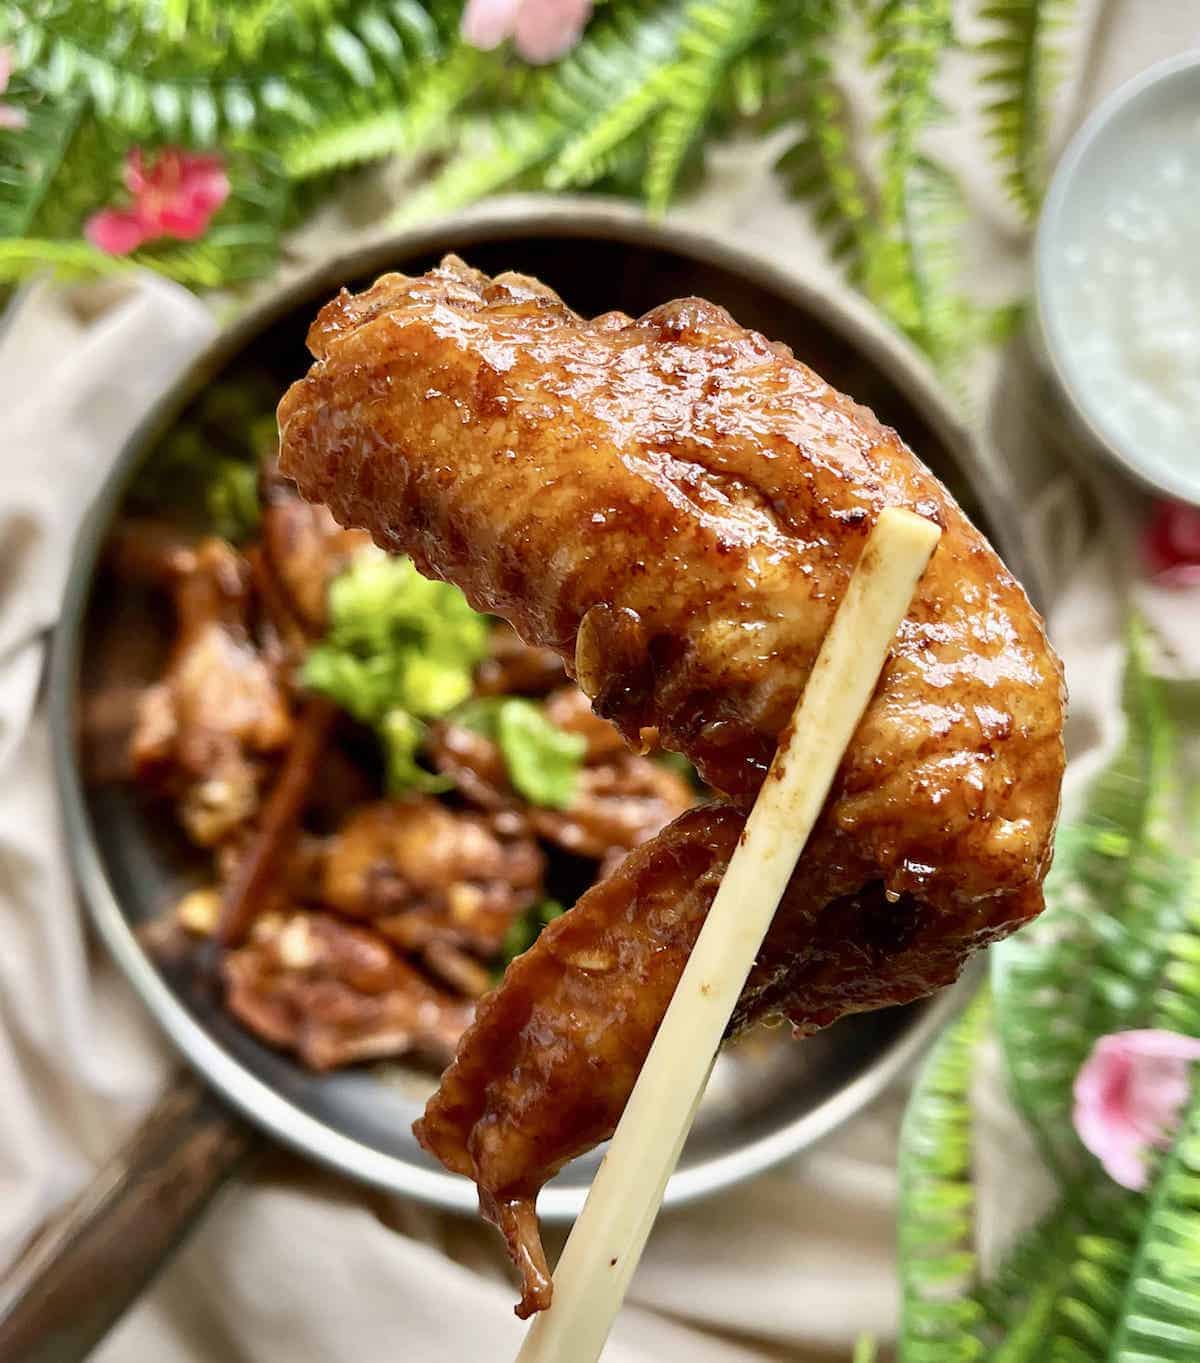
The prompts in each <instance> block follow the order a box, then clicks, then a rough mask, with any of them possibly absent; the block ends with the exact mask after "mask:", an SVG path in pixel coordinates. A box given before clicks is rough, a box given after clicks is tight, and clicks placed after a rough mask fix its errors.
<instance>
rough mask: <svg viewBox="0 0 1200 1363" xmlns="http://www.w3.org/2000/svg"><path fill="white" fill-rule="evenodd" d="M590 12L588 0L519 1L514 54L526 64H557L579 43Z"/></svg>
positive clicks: (589, 0)
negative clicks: (515, 51)
mask: <svg viewBox="0 0 1200 1363" xmlns="http://www.w3.org/2000/svg"><path fill="white" fill-rule="evenodd" d="M591 13H592V0H522V4H521V8H520V12H519V13H518V15H517V25H516V34H515V36H516V44H517V51H518V52H519V53H520V54H521V56H522V57H524V58H525V60H526V61H527V62H535V63H537V64H539V65H540V64H541V63H543V62H552V61H557V60H558V58H559V57H561V56H563V55H564V54H565V53H567V52H569V51H570V50H571V48H573V47H574V46H575V44H576V43H577V42H578V41H579V39H580V37H581V36H582V34H583V30H584V27H585V26H586V24H587V21H588V19H589V18H590V17H591Z"/></svg>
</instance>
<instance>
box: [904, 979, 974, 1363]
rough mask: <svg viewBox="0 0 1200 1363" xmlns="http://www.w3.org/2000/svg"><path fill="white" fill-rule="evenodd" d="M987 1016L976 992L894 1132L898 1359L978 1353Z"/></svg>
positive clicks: (929, 1361)
mask: <svg viewBox="0 0 1200 1363" xmlns="http://www.w3.org/2000/svg"><path fill="white" fill-rule="evenodd" d="M989 1016H990V1007H989V999H988V996H987V994H986V992H984V993H981V994H980V995H979V996H978V997H977V998H976V999H975V1000H974V1002H973V1003H971V1004H970V1005H969V1007H968V1008H967V1010H966V1012H965V1013H963V1015H962V1017H961V1018H960V1019H959V1020H958V1021H957V1022H956V1023H954V1024H953V1026H951V1027H950V1028H949V1029H948V1030H947V1031H946V1032H944V1033H943V1034H942V1037H941V1039H940V1040H939V1041H938V1043H937V1045H936V1046H935V1048H934V1050H933V1051H932V1053H931V1054H930V1056H929V1059H928V1060H927V1061H926V1062H925V1065H924V1067H923V1069H922V1071H921V1074H920V1077H919V1078H918V1080H917V1083H916V1086H915V1087H914V1089H913V1093H912V1097H911V1098H910V1100H909V1104H908V1107H907V1109H906V1111H905V1114H904V1123H903V1126H902V1128H901V1133H900V1166H899V1173H900V1212H899V1248H900V1282H901V1290H902V1294H903V1295H902V1315H901V1329H900V1347H899V1357H900V1360H901V1363H973V1360H976V1359H982V1358H983V1356H984V1346H983V1341H982V1338H981V1335H980V1326H981V1323H982V1320H983V1311H982V1308H981V1307H980V1305H979V1302H978V1300H977V1299H976V1297H975V1295H974V1288H975V1279H976V1275H977V1270H978V1264H977V1258H976V1254H975V1247H974V1234H975V1232H974V1212H975V1196H974V1190H973V1187H972V1183H971V1102H970V1086H971V1074H972V1070H973V1067H974V1059H975V1054H976V1051H977V1049H978V1045H979V1041H980V1038H981V1037H982V1035H983V1032H984V1029H985V1027H986V1024H987V1021H988V1018H989Z"/></svg>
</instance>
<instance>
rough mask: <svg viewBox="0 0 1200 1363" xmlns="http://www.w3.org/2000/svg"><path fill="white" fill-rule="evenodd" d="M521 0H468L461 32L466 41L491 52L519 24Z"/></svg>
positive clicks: (510, 34) (483, 50) (482, 50)
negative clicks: (518, 16)
mask: <svg viewBox="0 0 1200 1363" xmlns="http://www.w3.org/2000/svg"><path fill="white" fill-rule="evenodd" d="M520 8H521V0H468V3H467V7H466V9H465V10H463V17H462V24H461V26H460V28H459V32H460V34H461V35H462V40H463V42H464V43H469V44H470V45H471V46H472V47H477V48H479V49H480V51H481V52H491V51H492V49H493V48H496V47H499V46H500V44H501V43H502V42H503V41H504V40H505V38H508V37H511V36H512V33H513V31H514V29H515V28H516V26H517V14H518V12H519V11H520Z"/></svg>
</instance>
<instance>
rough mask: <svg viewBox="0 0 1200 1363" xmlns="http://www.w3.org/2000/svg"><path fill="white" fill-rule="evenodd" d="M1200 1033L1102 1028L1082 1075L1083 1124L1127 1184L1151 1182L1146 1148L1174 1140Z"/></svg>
mask: <svg viewBox="0 0 1200 1363" xmlns="http://www.w3.org/2000/svg"><path fill="white" fill-rule="evenodd" d="M1191 1060H1200V1037H1190V1036H1180V1035H1179V1033H1178V1032H1163V1031H1155V1030H1153V1029H1148V1030H1144V1031H1137V1032H1113V1033H1111V1035H1109V1036H1102V1037H1101V1038H1100V1040H1099V1041H1097V1042H1096V1044H1095V1046H1093V1048H1092V1053H1091V1055H1089V1056H1088V1058H1087V1060H1086V1061H1085V1062H1084V1064H1083V1066H1082V1068H1081V1069H1080V1071H1079V1073H1078V1075H1076V1077H1075V1130H1076V1131H1077V1132H1078V1133H1079V1139H1080V1140H1081V1141H1082V1142H1083V1143H1084V1145H1086V1146H1087V1148H1088V1149H1089V1150H1090V1151H1091V1152H1092V1154H1093V1155H1095V1156H1096V1158H1097V1159H1098V1160H1099V1161H1100V1163H1101V1164H1103V1165H1104V1168H1105V1169H1106V1171H1107V1172H1108V1174H1109V1176H1110V1177H1111V1178H1113V1179H1114V1180H1115V1181H1116V1182H1117V1183H1119V1184H1121V1186H1122V1187H1124V1188H1134V1189H1139V1188H1144V1187H1145V1186H1146V1162H1145V1156H1146V1152H1147V1151H1148V1150H1149V1149H1151V1147H1154V1148H1157V1149H1160V1150H1162V1149H1166V1148H1167V1147H1168V1146H1169V1145H1170V1144H1171V1138H1172V1137H1173V1135H1174V1134H1175V1128H1176V1127H1177V1126H1178V1125H1179V1114H1180V1111H1181V1110H1182V1108H1183V1105H1184V1103H1185V1102H1186V1101H1187V1097H1188V1093H1189V1090H1190V1088H1191V1084H1190V1081H1189V1076H1188V1062H1189V1061H1191Z"/></svg>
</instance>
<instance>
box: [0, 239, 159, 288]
mask: <svg viewBox="0 0 1200 1363" xmlns="http://www.w3.org/2000/svg"><path fill="white" fill-rule="evenodd" d="M132 266H133V262H132V261H130V260H126V259H123V258H121V257H118V256H110V255H106V254H105V253H104V252H103V251H98V250H97V249H96V248H95V247H94V246H91V245H89V244H88V243H87V242H86V241H52V240H48V239H46V238H45V237H3V238H0V283H3V284H15V283H17V282H19V281H20V280H22V279H27V278H29V277H30V276H31V275H37V274H43V273H44V274H48V275H51V276H52V277H54V278H55V279H59V280H63V281H67V280H71V281H74V280H82V279H94V278H96V277H97V276H98V275H105V274H120V273H121V272H122V271H124V270H129V269H131V268H132Z"/></svg>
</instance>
